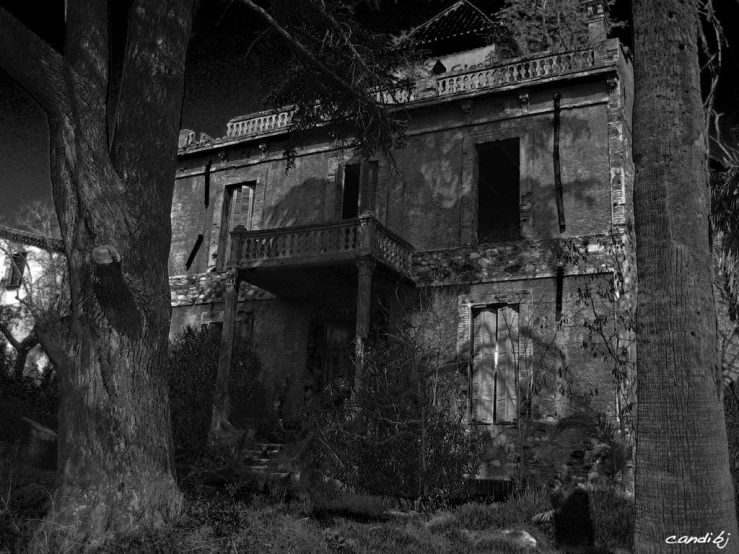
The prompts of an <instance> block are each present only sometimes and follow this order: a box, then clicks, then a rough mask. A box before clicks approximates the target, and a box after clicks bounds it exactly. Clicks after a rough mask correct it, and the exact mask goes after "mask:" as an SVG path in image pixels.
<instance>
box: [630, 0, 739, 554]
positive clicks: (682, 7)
mask: <svg viewBox="0 0 739 554" xmlns="http://www.w3.org/2000/svg"><path fill="white" fill-rule="evenodd" d="M633 16H634V48H635V87H636V89H635V100H634V144H633V148H634V161H635V164H636V181H635V192H634V210H635V222H636V243H637V268H638V272H639V275H638V278H639V294H638V311H637V315H638V319H637V347H638V353H639V368H638V372H637V378H638V387H637V390H638V414H637V416H638V417H637V422H638V428H637V441H638V448H637V460H636V526H635V535H634V552H638V553H646V552H678V551H679V552H681V553H688V552H699V551H700V552H703V551H705V549H706V548H711V547H714V545H711V546H706V545H703V544H696V543H695V542H693V543H691V544H669V543H668V541H669V540H676V539H679V538H680V537H683V536H688V537H690V536H693V537H703V536H705V535H706V534H708V533H712V534H713V535H712V537H711V538H715V537H718V536H719V534H720V533H721V532H723V536H724V537H727V536H728V534H730V537H729V541H728V543H727V544H726V545H725V548H724V549H723V551H724V552H737V551H739V549H738V548H737V546H739V534H738V533H737V520H736V514H735V508H734V487H733V484H732V480H731V475H730V473H729V465H728V464H729V457H728V449H727V440H726V427H725V424H724V414H723V409H722V403H721V370H720V363H719V358H718V348H717V323H716V312H715V305H714V298H713V288H712V270H711V251H710V247H709V239H708V233H709V230H708V214H709V208H710V205H709V202H710V199H709V191H708V183H707V171H706V147H705V137H704V136H703V130H704V123H703V107H702V103H701V96H700V80H699V65H698V45H697V33H698V25H699V22H698V16H697V13H696V4H695V3H692V2H682V1H679V0H635V1H634V4H633ZM672 537H675V538H674V539H673V538H672Z"/></svg>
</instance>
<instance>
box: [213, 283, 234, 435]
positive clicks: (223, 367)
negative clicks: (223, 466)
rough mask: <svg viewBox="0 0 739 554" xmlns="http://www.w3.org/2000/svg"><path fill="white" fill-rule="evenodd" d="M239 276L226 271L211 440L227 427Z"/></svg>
mask: <svg viewBox="0 0 739 554" xmlns="http://www.w3.org/2000/svg"><path fill="white" fill-rule="evenodd" d="M240 285H241V277H240V276H239V274H238V272H237V271H236V270H235V269H231V270H229V271H228V272H227V273H226V294H225V300H226V305H225V307H224V310H223V327H222V328H221V342H220V347H219V349H218V373H217V376H216V394H215V401H214V405H213V417H212V419H211V428H210V434H211V440H212V439H214V438H216V435H217V434H218V433H219V432H222V431H224V427H228V412H229V409H230V404H231V399H230V398H229V394H228V381H229V375H230V373H231V358H232V356H233V347H234V330H235V329H236V308H237V306H238V302H239V287H240Z"/></svg>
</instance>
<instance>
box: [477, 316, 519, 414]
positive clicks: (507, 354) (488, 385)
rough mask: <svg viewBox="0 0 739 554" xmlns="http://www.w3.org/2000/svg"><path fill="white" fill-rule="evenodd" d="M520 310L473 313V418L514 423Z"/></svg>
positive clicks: (516, 401)
mask: <svg viewBox="0 0 739 554" xmlns="http://www.w3.org/2000/svg"><path fill="white" fill-rule="evenodd" d="M518 319H519V318H518V310H517V309H516V307H513V306H486V307H483V308H480V309H477V310H475V311H474V312H473V330H472V333H473V341H472V344H473V353H472V416H473V417H474V419H475V420H476V421H478V422H481V423H502V422H511V421H514V420H515V419H516V413H517V404H518V399H517V386H516V385H517V383H516V373H517V366H518V364H517V360H518V348H519V341H518V324H519V321H518Z"/></svg>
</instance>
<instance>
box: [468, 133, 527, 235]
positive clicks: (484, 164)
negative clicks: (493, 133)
mask: <svg viewBox="0 0 739 554" xmlns="http://www.w3.org/2000/svg"><path fill="white" fill-rule="evenodd" d="M477 153H478V159H479V165H478V169H479V178H478V182H477V238H478V241H479V242H497V241H506V240H517V239H519V238H521V221H520V208H519V199H520V156H519V139H517V138H512V139H506V140H498V141H495V142H488V143H485V144H480V145H478V147H477Z"/></svg>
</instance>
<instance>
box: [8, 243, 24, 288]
mask: <svg viewBox="0 0 739 554" xmlns="http://www.w3.org/2000/svg"><path fill="white" fill-rule="evenodd" d="M27 256H28V253H27V252H18V253H17V254H13V257H12V260H11V262H10V276H9V279H8V284H7V285H6V288H8V289H17V288H20V286H21V284H22V283H23V274H24V273H25V271H26V257H27Z"/></svg>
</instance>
